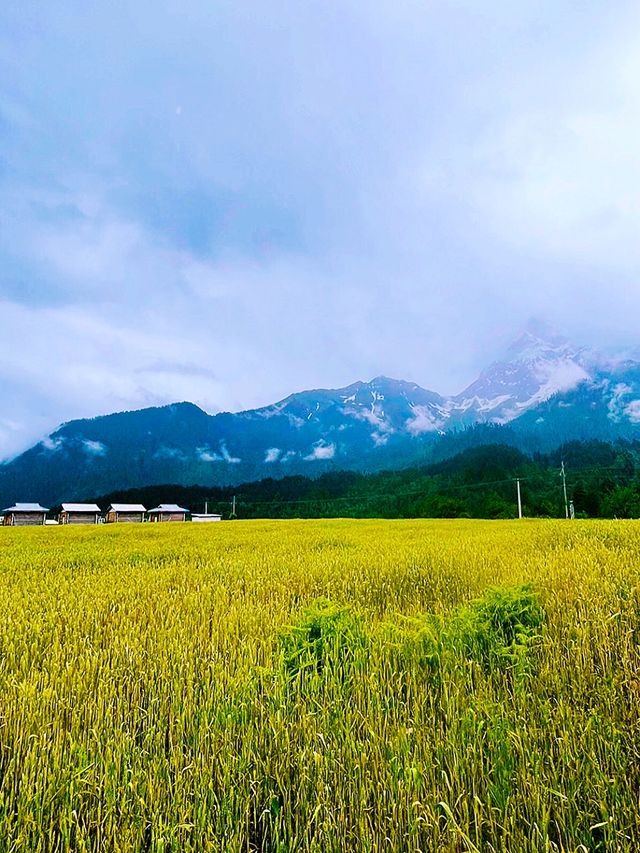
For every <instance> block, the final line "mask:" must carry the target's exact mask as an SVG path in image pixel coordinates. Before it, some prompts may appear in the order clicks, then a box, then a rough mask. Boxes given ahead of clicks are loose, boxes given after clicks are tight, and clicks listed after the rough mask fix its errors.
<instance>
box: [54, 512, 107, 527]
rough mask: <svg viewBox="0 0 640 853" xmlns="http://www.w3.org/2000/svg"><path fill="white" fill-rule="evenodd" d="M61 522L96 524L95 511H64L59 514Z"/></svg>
mask: <svg viewBox="0 0 640 853" xmlns="http://www.w3.org/2000/svg"><path fill="white" fill-rule="evenodd" d="M60 522H61V523H62V524H97V523H98V517H97V515H96V513H95V512H66V513H62V515H61V516H60Z"/></svg>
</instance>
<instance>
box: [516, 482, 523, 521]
mask: <svg viewBox="0 0 640 853" xmlns="http://www.w3.org/2000/svg"><path fill="white" fill-rule="evenodd" d="M516 486H517V488H518V518H522V495H521V494H520V477H517V478H516Z"/></svg>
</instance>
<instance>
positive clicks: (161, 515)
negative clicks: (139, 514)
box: [150, 512, 185, 521]
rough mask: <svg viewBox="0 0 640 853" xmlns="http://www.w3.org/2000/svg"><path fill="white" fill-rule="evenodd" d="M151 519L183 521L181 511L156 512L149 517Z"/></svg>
mask: <svg viewBox="0 0 640 853" xmlns="http://www.w3.org/2000/svg"><path fill="white" fill-rule="evenodd" d="M150 520H151V521H184V520H185V514H184V513H183V512H156V513H154V514H153V515H152V516H151V517H150Z"/></svg>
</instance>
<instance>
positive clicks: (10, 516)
mask: <svg viewBox="0 0 640 853" xmlns="http://www.w3.org/2000/svg"><path fill="white" fill-rule="evenodd" d="M48 512H49V510H48V509H47V508H46V507H43V506H40V504H27V503H17V504H15V506H10V507H8V508H7V509H5V510H3V515H4V518H3V521H2V523H3V525H4V526H6V527H36V526H39V525H43V524H44V523H45V521H46V520H47V513H48Z"/></svg>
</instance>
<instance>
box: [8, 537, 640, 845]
mask: <svg viewBox="0 0 640 853" xmlns="http://www.w3.org/2000/svg"><path fill="white" fill-rule="evenodd" d="M639 580H640V524H638V523H634V522H573V523H570V522H548V521H547V522H544V521H538V522H520V523H518V522H479V521H449V522H447V521H395V522H394V521H346V520H345V521H340V520H339V521H324V522H323V521H304V522H295V521H287V522H277V521H272V522H257V521H254V522H234V523H225V524H220V525H211V526H208V525H175V526H170V525H167V526H163V525H148V526H147V525H145V526H144V527H119V528H118V527H101V528H91V529H70V528H66V529H65V528H60V529H38V530H25V529H0V850H2V851H4V850H11V851H23V850H29V851H30V850H50V851H54V850H55V851H63V850H78V851H83V850H109V851H111V850H113V851H130V850H153V851H203V850H211V851H251V850H255V851H257V850H263V851H279V853H285V851H311V850H313V851H318V852H319V851H323V853H326V851H383V850H384V851H402V852H403V853H404V851H425V853H427V851H465V850H469V851H483V853H484V851H494V850H495V851H512V852H513V853H523V852H524V851H544V850H553V851H555V850H563V851H585V850H586V851H596V850H597V851H629V853H631V851H637V850H638V849H640V817H639V814H640V801H639V796H640V710H639V709H640V589H639V584H638V582H639Z"/></svg>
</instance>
